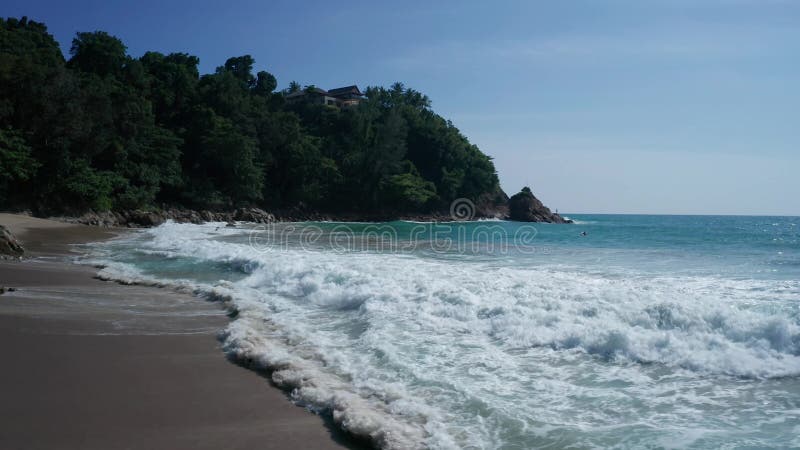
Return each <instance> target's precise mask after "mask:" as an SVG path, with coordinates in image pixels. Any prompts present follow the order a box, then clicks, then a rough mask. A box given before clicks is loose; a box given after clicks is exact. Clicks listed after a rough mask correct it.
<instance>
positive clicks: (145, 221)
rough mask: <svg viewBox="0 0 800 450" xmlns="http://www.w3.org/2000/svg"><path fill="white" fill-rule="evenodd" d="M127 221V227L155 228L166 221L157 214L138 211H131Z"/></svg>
mask: <svg viewBox="0 0 800 450" xmlns="http://www.w3.org/2000/svg"><path fill="white" fill-rule="evenodd" d="M127 219H128V226H129V227H131V226H140V227H157V226H159V225H161V224H162V223H164V222H166V221H167V219H165V218H164V216H163V215H162V214H160V213H158V212H154V211H142V210H138V209H137V210H135V211H131V212H130V214H129V215H128V217H127Z"/></svg>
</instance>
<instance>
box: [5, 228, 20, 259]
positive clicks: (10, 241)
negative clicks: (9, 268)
mask: <svg viewBox="0 0 800 450" xmlns="http://www.w3.org/2000/svg"><path fill="white" fill-rule="evenodd" d="M24 254H25V248H24V247H22V243H20V242H19V241H18V240H17V238H15V237H14V235H13V234H11V232H10V231H8V228H6V227H4V226H3V225H0V255H4V256H12V257H20V256H22V255H24Z"/></svg>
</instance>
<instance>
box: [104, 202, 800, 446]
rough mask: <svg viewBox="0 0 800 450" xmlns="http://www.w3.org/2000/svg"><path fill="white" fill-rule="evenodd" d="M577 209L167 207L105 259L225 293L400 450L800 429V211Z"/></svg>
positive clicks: (313, 396) (125, 270)
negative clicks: (274, 214) (240, 220)
mask: <svg viewBox="0 0 800 450" xmlns="http://www.w3.org/2000/svg"><path fill="white" fill-rule="evenodd" d="M573 219H576V221H577V223H576V225H571V226H570V225H550V224H532V225H531V224H519V223H511V222H461V223H449V224H437V225H433V224H415V223H408V222H394V223H390V224H342V223H304V224H278V225H274V226H268V227H264V226H261V227H252V226H250V227H248V226H244V225H242V226H241V227H239V228H226V227H224V226H222V225H224V224H205V225H188V224H183V225H178V224H172V223H168V224H165V225H163V226H161V227H158V228H155V229H150V230H145V231H142V232H140V233H136V234H134V235H131V236H129V237H126V238H123V239H120V240H115V241H110V242H107V243H102V244H97V245H95V246H94V247H93V255H92V258H91V261H92V262H102V263H103V264H105V265H106V268H105V269H103V271H102V275H103V276H105V277H108V278H113V279H119V280H124V281H129V282H141V283H162V284H166V285H170V286H174V287H183V288H190V289H194V290H196V291H197V292H200V293H204V294H207V295H209V296H211V297H214V298H219V299H222V300H223V301H226V302H227V303H228V305H229V306H230V307H231V308H232V309H233V310H235V311H237V312H236V318H235V320H233V322H232V323H231V324H230V326H229V327H228V328H227V330H226V332H225V339H226V340H225V348H226V351H228V352H230V353H231V354H234V355H236V356H238V357H240V358H247V359H249V360H251V361H253V362H254V363H255V364H257V365H260V366H262V367H265V368H269V369H271V370H274V372H273V379H274V380H275V381H276V382H277V383H278V384H280V385H283V386H285V387H287V388H290V389H293V395H294V397H295V398H296V399H297V400H298V401H299V402H302V403H304V404H306V405H309V406H310V407H312V408H315V409H318V410H320V411H326V412H330V413H332V414H333V416H334V419H335V420H337V421H338V422H339V423H341V424H342V426H343V427H345V428H347V429H349V430H350V431H352V432H354V433H357V434H363V435H367V436H371V438H372V439H373V440H374V441H375V442H376V443H378V444H379V445H382V446H384V447H387V448H391V447H395V448H408V447H421V446H427V447H432V448H509V449H511V448H562V447H570V446H571V447H623V448H640V447H667V448H684V447H696V448H708V447H730V448H734V447H776V446H778V447H780V446H784V447H786V446H795V447H796V446H800V438H798V437H797V436H800V281H798V280H800V228H799V227H798V225H797V224H798V222H800V218H787V217H712V216H705V217H700V216H607V215H597V216H588V215H585V216H583V215H582V216H574V217H573ZM583 231H586V233H587V235H586V236H581V235H580V233H581V232H583Z"/></svg>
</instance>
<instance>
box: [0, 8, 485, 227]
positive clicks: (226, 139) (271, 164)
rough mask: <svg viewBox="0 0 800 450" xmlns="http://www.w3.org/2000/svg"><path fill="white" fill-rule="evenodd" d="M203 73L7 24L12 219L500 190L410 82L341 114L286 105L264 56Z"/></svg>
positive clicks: (385, 201) (0, 24) (7, 187)
mask: <svg viewBox="0 0 800 450" xmlns="http://www.w3.org/2000/svg"><path fill="white" fill-rule="evenodd" d="M198 64H199V59H198V58H197V57H195V56H192V55H188V54H185V53H170V54H167V55H165V54H162V53H158V52H147V53H145V54H144V55H142V56H141V57H139V58H135V57H132V56H130V55H129V54H128V53H127V48H126V46H125V45H124V44H123V42H122V41H121V40H120V39H118V38H116V37H114V36H111V35H109V34H108V33H106V32H103V31H94V32H81V33H77V35H76V36H75V39H74V40H73V41H72V45H71V47H70V55H69V59H65V58H64V56H63V55H62V53H61V51H60V48H59V45H58V43H57V42H56V41H55V40H54V39H53V37H52V36H51V35H50V34H48V32H47V28H46V27H45V25H44V24H41V23H38V22H35V21H31V20H28V19H27V18H24V17H23V18H21V19H15V18H9V19H0V208H31V209H34V210H36V211H44V212H54V211H59V212H80V211H83V210H86V209H89V208H92V209H96V210H108V209H125V208H150V207H155V206H158V205H174V206H186V207H194V208H233V207H238V206H244V205H257V206H263V207H267V208H286V207H293V206H297V205H298V204H301V203H302V204H304V205H307V206H309V207H312V208H315V209H317V210H321V211H329V212H339V211H347V212H357V211H364V212H390V211H397V212H427V211H432V210H438V209H442V208H444V207H445V206H446V205H447V204H448V203H449V202H450V201H452V200H453V199H455V198H459V197H467V198H477V197H479V196H481V195H483V194H486V193H494V192H497V191H498V190H499V187H498V179H497V175H496V173H495V168H494V164H493V163H492V160H491V158H489V157H488V156H486V155H485V154H484V153H482V152H481V151H480V150H479V149H478V147H476V146H475V145H473V144H471V143H470V142H469V141H468V140H467V139H466V138H465V137H464V136H463V135H462V134H461V133H460V132H459V130H458V129H457V128H456V127H455V126H454V125H453V124H452V123H450V122H449V121H448V120H445V119H444V118H442V117H441V116H439V115H437V114H436V113H434V112H433V110H432V109H431V101H430V99H429V98H428V97H427V96H425V95H423V94H422V93H420V92H417V91H415V90H413V89H409V88H406V87H405V86H404V85H403V84H400V83H396V84H394V85H392V86H391V87H389V88H388V89H387V88H383V87H370V88H367V89H366V91H365V99H364V100H363V101H361V102H360V103H359V104H358V105H356V106H353V107H348V108H338V107H332V106H327V105H322V104H316V103H313V102H302V101H301V102H291V103H288V102H286V100H285V95H286V94H288V93H292V92H300V91H301V90H302V88H301V86H300V85H299V84H298V83H296V82H291V84H289V87H288V88H287V89H286V90H284V91H276V89H277V85H278V83H277V80H276V79H275V77H274V76H273V75H272V74H270V73H268V72H265V71H259V72H257V73H255V74H254V73H253V70H254V66H255V60H254V59H253V58H252V57H251V56H250V55H243V56H237V57H232V58H229V59H228V60H227V61H225V63H224V64H223V65H222V66H219V67H217V69H216V70H215V71H214V73H210V74H204V75H201V74H200V73H199V70H198ZM312 88H313V86H308V87H306V90H307V91H308V90H310V89H312Z"/></svg>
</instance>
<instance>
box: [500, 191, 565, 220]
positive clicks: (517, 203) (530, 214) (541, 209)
mask: <svg viewBox="0 0 800 450" xmlns="http://www.w3.org/2000/svg"><path fill="white" fill-rule="evenodd" d="M508 220H514V221H517V222H548V223H572V221H571V220H569V219H565V218H563V217H561V216H560V215H558V213H554V212H552V211H550V208H548V207H547V206H544V204H543V203H542V202H541V201H539V199H538V198H536V196H534V195H533V192H531V190H530V188H528V187H524V188H522V191H520V192H519V193H517V194H514V195H513V196H512V197H511V198H510V199H508Z"/></svg>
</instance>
